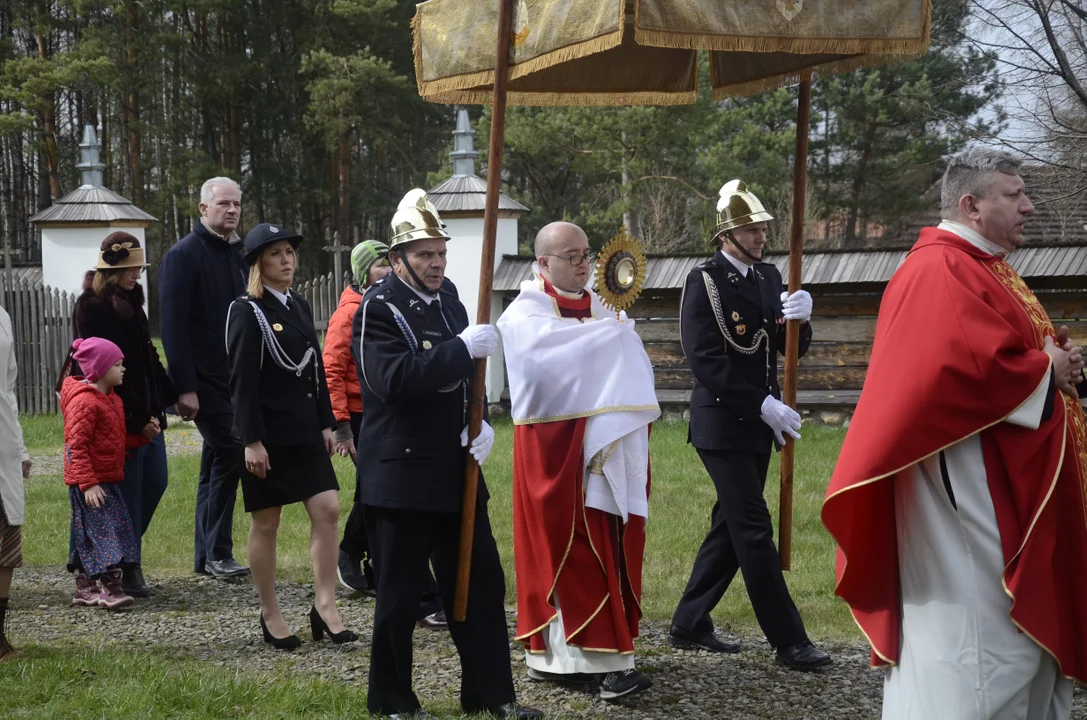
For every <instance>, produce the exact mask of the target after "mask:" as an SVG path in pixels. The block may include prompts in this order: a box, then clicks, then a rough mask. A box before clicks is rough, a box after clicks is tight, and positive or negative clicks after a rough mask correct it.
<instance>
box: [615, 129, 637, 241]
mask: <svg viewBox="0 0 1087 720" xmlns="http://www.w3.org/2000/svg"><path fill="white" fill-rule="evenodd" d="M619 139H620V142H621V144H622V146H623V156H622V183H623V225H625V226H626V228H627V233H628V234H630V235H632V236H634V237H636V238H639V239H641V237H642V224H641V222H640V220H639V218H638V212H637V211H636V210H634V209H633V208H634V199H633V197H632V195H633V187H632V186H631V184H630V183H631V182H632V181H631V178H630V157H631V154H632V149H631V148H630V146H629V145H627V134H626V132H623V133H621V134H620V137H619Z"/></svg>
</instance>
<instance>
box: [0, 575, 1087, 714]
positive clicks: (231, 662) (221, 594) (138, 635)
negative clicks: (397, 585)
mask: <svg viewBox="0 0 1087 720" xmlns="http://www.w3.org/2000/svg"><path fill="white" fill-rule="evenodd" d="M71 584H72V581H71V578H70V576H68V575H67V573H66V572H64V570H63V568H61V567H46V568H42V567H38V568H21V569H20V570H18V571H17V572H16V574H15V584H14V588H13V592H12V600H13V604H14V607H13V608H12V612H11V614H10V615H9V620H8V628H9V633H10V634H11V636H12V641H13V642H14V644H15V645H17V646H18V645H20V644H25V643H31V642H33V643H36V644H42V645H48V646H52V647H65V646H67V647H78V646H86V645H96V646H97V645H100V644H103V643H116V644H118V645H122V646H123V645H128V646H130V647H133V648H140V649H146V648H147V647H148V646H153V647H155V652H156V653H158V654H161V655H164V656H181V657H190V658H196V659H199V660H203V661H207V662H211V663H214V664H216V665H218V666H221V667H224V668H229V669H237V670H240V671H243V672H259V671H270V672H279V673H284V672H300V673H307V674H311V675H314V676H318V677H321V678H324V679H327V680H332V681H338V682H346V683H351V684H353V685H355V686H356V687H358V688H359V689H365V685H366V670H367V666H368V662H369V638H368V631H369V629H370V628H371V627H372V625H371V620H372V617H373V601H372V600H364V599H362V598H360V597H358V596H353V595H349V594H348V593H346V591H341V592H340V606H341V610H340V612H341V613H342V616H343V618H344V621H345V622H346V624H347V626H348V627H351V628H353V629H355V630H356V631H358V632H359V633H360V634H361V635H362V636H363V639H362V640H360V641H359V642H357V643H351V644H349V645H345V646H340V647H336V646H333V645H332V644H331V643H329V642H328V641H324V642H321V643H313V642H310V641H309V640H308V638H307V636H306V635H303V634H302V633H301V631H302V630H303V629H306V613H307V611H308V610H309V606H310V604H311V602H312V587H311V586H305V585H298V584H293V583H283V584H281V585H280V590H279V596H280V602H281V603H283V607H284V614H285V615H286V616H287V618H288V622H290V623H294V625H295V627H296V629H297V630H298V631H299V635H300V637H303V639H304V640H305V642H304V644H303V646H302V648H301V649H300V650H299V651H298V652H295V653H292V654H284V653H279V652H276V651H274V650H272V649H271V648H268V647H266V646H265V645H264V644H263V643H261V642H260V634H259V630H258V625H257V620H258V616H257V604H256V593H255V591H254V589H253V587H252V584H251V582H250V581H249V580H243V581H240V582H235V583H226V582H221V581H216V580H213V579H210V578H207V577H201V576H195V575H192V576H183V577H176V578H169V579H165V580H164V579H161V578H152V586H153V589H154V595H153V596H152V597H151V598H148V599H146V600H140V601H137V605H136V606H135V607H134V608H132V609H131V610H129V611H127V612H122V613H107V612H105V611H102V610H97V609H72V608H69V607H68V601H69V599H70V597H71V595H70V590H71V588H70V586H71ZM91 613H93V616H94V620H95V622H94V623H87V622H86V619H87V616H88V614H91ZM512 615H513V614H512V611H510V617H509V621H510V634H511V637H512V634H513V622H514V619H513V616H512ZM88 627H93V628H94V630H93V631H91V632H88V631H87V628H88ZM666 632H667V626H666V625H665V624H663V623H654V622H650V623H645V624H644V625H643V633H642V639H641V640H640V641H639V661H638V666H639V668H640V669H642V670H643V671H645V672H647V673H648V674H649V675H650V676H651V677H652V678H653V681H654V687H653V688H652V689H651V690H650V691H648V692H646V693H644V694H642V695H640V696H637V697H635V698H632V699H630V700H629V701H626V702H621V703H618V704H608V703H604V702H602V701H600V700H599V699H597V698H596V697H594V696H593V695H591V694H589V693H588V692H587V691H582V690H578V689H569V688H560V687H556V686H554V685H550V684H545V683H536V682H533V681H531V680H529V679H528V677H527V675H526V674H525V669H524V663H523V662H522V661H521V655H520V652H519V651H518V650H517V649H515V650H514V662H513V668H514V678H515V681H516V684H517V694H518V698H519V699H520V700H521V701H522V702H524V703H526V704H531V705H535V706H536V707H540V708H543V709H545V710H546V711H547V712H548V713H549V716H550V717H556V718H637V719H639V720H642V719H644V720H648V719H649V718H676V717H684V718H707V719H708V718H775V719H776V718H875V717H878V716H879V708H880V703H881V684H882V675H881V673H880V672H878V671H874V670H871V669H869V668H868V667H867V658H868V653H867V649H866V647H865V646H864V645H862V644H860V643H845V644H843V643H821V646H822V647H824V648H825V649H826V650H827V651H829V652H830V653H832V654H833V655H834V658H835V661H836V662H835V664H834V665H833V666H832V667H831V668H830V669H828V670H826V671H823V672H819V673H798V672H794V671H790V670H786V669H784V668H782V667H780V666H778V665H776V664H774V662H773V657H772V654H771V653H770V651H769V650H768V649H767V648H766V647H765V645H763V644H762V642H761V640H760V639H756V638H754V637H745V638H743V640H744V648H745V649H744V651H743V652H742V653H740V654H739V655H731V656H723V655H715V654H712V653H706V652H694V653H692V652H680V651H677V650H673V649H672V648H669V647H668V646H667V645H666V644H665V634H666ZM459 683H460V668H459V665H458V662H457V657H456V652H455V649H454V647H453V643H452V640H451V639H450V637H449V634H448V633H447V632H444V631H427V630H416V632H415V684H416V691H417V693H418V694H419V697H420V700H421V701H422V702H423V704H424V706H426V705H428V704H434V703H435V702H444V703H447V704H448V703H455V702H456V698H457V695H456V693H457V690H456V689H457V688H458V687H459ZM1076 705H1077V709H1076V711H1075V712H1074V713H1073V717H1075V718H1087V709H1085V706H1087V703H1085V701H1084V698H1083V697H1082V696H1081V695H1078V694H1077V703H1076Z"/></svg>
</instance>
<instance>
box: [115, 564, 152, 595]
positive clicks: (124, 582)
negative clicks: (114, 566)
mask: <svg viewBox="0 0 1087 720" xmlns="http://www.w3.org/2000/svg"><path fill="white" fill-rule="evenodd" d="M121 587H122V588H123V589H124V591H125V594H126V595H131V596H132V597H138V598H145V597H150V596H151V588H149V587H147V582H146V581H145V580H144V579H143V570H141V569H140V566H139V565H138V564H137V565H129V566H127V567H125V568H124V574H123V575H122V577H121Z"/></svg>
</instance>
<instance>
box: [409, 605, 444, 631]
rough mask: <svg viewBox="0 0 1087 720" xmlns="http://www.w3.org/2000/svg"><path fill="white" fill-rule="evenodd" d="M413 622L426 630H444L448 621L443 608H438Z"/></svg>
mask: <svg viewBox="0 0 1087 720" xmlns="http://www.w3.org/2000/svg"><path fill="white" fill-rule="evenodd" d="M415 624H416V625H418V626H419V627H421V628H425V629H427V630H444V629H445V628H447V627H449V621H448V620H447V619H446V617H445V610H439V611H438V612H436V613H431V614H429V615H427V616H426V617H425V618H420V619H419V620H416V621H415Z"/></svg>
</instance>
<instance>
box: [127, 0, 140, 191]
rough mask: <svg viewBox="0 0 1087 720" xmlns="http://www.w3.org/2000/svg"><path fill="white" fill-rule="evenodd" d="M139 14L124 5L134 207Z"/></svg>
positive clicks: (137, 164)
mask: <svg viewBox="0 0 1087 720" xmlns="http://www.w3.org/2000/svg"><path fill="white" fill-rule="evenodd" d="M138 24H139V14H138V12H137V8H136V0H127V2H125V36H126V37H125V66H126V69H127V71H128V93H127V96H126V101H125V112H126V122H125V125H126V128H125V129H126V131H127V133H128V142H127V144H126V148H127V150H128V158H127V160H128V178H129V183H130V184H131V187H130V189H129V192H130V193H131V195H130V197H129V199H130V200H132V204H133V205H135V206H136V207H140V206H141V205H142V204H143V168H142V166H141V159H140V158H141V156H142V154H143V148H142V147H141V139H140V91H139V68H137V66H136V63H137V58H136V42H137V37H138V36H139V29H138Z"/></svg>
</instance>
